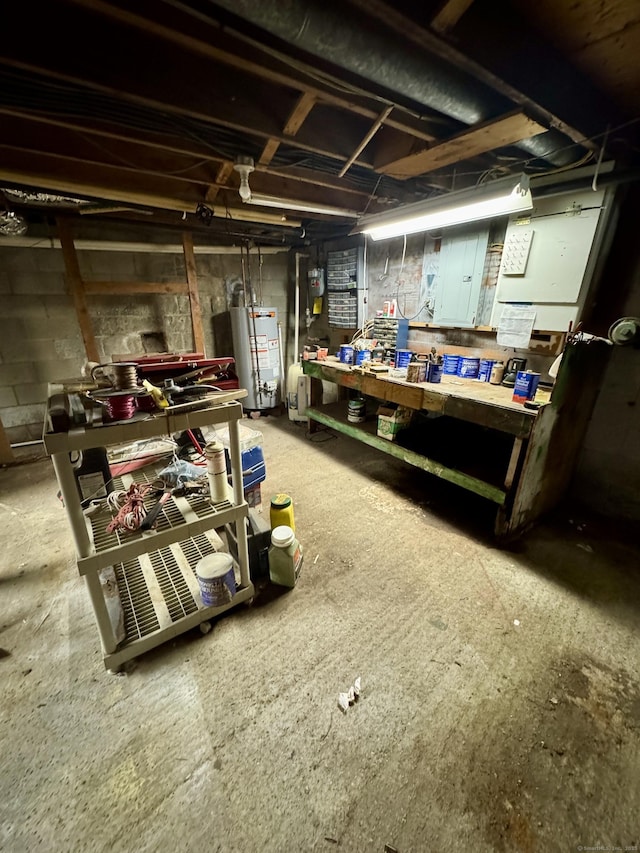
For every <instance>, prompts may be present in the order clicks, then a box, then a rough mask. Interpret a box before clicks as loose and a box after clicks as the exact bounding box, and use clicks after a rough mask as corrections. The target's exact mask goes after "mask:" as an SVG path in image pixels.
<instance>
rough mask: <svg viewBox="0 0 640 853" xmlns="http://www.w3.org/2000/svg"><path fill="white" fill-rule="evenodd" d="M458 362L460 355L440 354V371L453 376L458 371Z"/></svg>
mask: <svg viewBox="0 0 640 853" xmlns="http://www.w3.org/2000/svg"><path fill="white" fill-rule="evenodd" d="M459 364H460V356H459V355H446V354H445V355H443V356H442V372H443V373H444V374H445V376H455V375H456V373H457V372H458V365H459Z"/></svg>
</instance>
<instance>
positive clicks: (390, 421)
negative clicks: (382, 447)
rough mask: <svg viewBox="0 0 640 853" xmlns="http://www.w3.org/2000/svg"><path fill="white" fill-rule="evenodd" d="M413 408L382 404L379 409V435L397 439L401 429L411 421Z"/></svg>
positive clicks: (388, 438)
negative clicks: (395, 407)
mask: <svg viewBox="0 0 640 853" xmlns="http://www.w3.org/2000/svg"><path fill="white" fill-rule="evenodd" d="M412 414H413V413H412V411H411V409H406V408H404V407H403V406H398V408H397V409H394V408H393V407H392V406H380V408H379V409H378V435H379V436H380V438H386V439H387V440H388V441H395V440H396V436H397V435H398V433H399V432H400V430H402V429H405V428H406V427H408V426H409V424H410V423H411V415H412Z"/></svg>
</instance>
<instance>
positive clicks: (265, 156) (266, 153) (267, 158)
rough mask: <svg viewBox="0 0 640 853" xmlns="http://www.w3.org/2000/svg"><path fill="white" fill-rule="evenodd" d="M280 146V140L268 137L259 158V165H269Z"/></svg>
mask: <svg viewBox="0 0 640 853" xmlns="http://www.w3.org/2000/svg"><path fill="white" fill-rule="evenodd" d="M279 147H280V142H279V141H278V140H277V139H267V141H266V143H265V146H264V148H263V149H262V154H261V155H260V159H259V160H258V165H259V166H268V165H269V163H270V162H271V161H272V160H273V157H274V155H275V153H276V151H277V150H278V148H279Z"/></svg>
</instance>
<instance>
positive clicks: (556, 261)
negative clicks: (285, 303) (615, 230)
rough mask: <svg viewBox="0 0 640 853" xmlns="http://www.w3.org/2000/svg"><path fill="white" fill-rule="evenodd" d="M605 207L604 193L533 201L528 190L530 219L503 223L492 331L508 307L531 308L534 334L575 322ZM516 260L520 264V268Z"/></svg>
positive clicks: (608, 201)
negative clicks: (502, 246) (530, 306)
mask: <svg viewBox="0 0 640 853" xmlns="http://www.w3.org/2000/svg"><path fill="white" fill-rule="evenodd" d="M605 199H606V200H605ZM611 202H612V198H610V197H609V195H608V194H607V193H606V192H605V191H604V190H599V191H597V192H593V191H592V190H582V191H580V192H576V193H570V194H569V193H565V194H563V195H557V196H551V197H549V198H542V199H540V200H539V201H536V199H535V191H534V209H533V211H532V213H531V214H530V216H528V217H526V218H523V217H522V216H520V217H519V218H518V217H516V216H513V217H511V219H510V220H509V225H508V227H507V234H506V237H505V252H504V254H503V258H502V264H501V267H500V272H499V274H498V286H497V290H496V301H495V304H494V307H493V314H492V319H491V323H492V325H493V326H497V325H498V323H499V322H500V316H501V314H502V310H503V308H504V306H505V305H507V304H509V303H529V304H532V305H534V306H535V308H536V319H535V328H537V329H545V330H558V331H563V330H564V329H566V328H567V326H568V324H569V322H570V321H571V322H574V323H575V321H576V320H577V319H578V317H579V315H580V311H581V309H582V306H583V305H584V302H585V299H586V296H587V293H588V290H589V286H590V284H591V278H592V275H593V269H594V266H595V263H596V260H597V257H598V252H599V250H600V247H601V244H602V237H603V231H604V227H605V225H606V220H607V214H608V211H609V208H610V207H611ZM525 234H527V235H529V236H528V238H527V239H525ZM525 255H526V259H525V258H524V256H525ZM518 259H520V260H521V261H523V260H526V263H525V262H523V263H522V266H521V267H520V268H519V267H518Z"/></svg>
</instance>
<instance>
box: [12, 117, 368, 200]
mask: <svg viewBox="0 0 640 853" xmlns="http://www.w3.org/2000/svg"><path fill="white" fill-rule="evenodd" d="M0 115H5V116H11V117H15V118H19V119H24V120H25V121H30V122H33V123H34V125H36V126H40V125H44V126H48V127H63V128H66V129H68V130H73V131H77V132H78V133H80V134H82V135H83V136H89V137H92V136H96V137H98V138H102V139H115V140H118V141H120V142H127V143H129V144H130V145H132V146H133V148H134V151H135V149H136V148H138V147H139V148H140V154H141V156H143V155H144V151H145V149H147V148H150V149H157V150H159V151H163V152H167V153H169V154H176V155H178V156H188V157H195V158H197V159H199V160H210V161H211V162H212V163H213V164H219V169H218V172H217V173H216V177H215V183H214V184H213V185H212V191H213V190H216V194H217V191H218V190H219V189H220V188H221V187H222V186H224V185H225V183H226V181H227V179H228V177H229V175H230V174H231V172H232V170H233V163H232V162H231V161H230V160H224V159H223V158H222V157H221V155H219V154H215V153H213V152H211V150H210V149H209V148H207V147H205V146H204V145H198V144H197V143H195V142H193V141H191V140H187V139H180V138H179V137H172V136H169V135H167V136H165V135H161V134H150V133H149V132H144V133H143V132H142V131H137V130H131V129H129V128H124V127H123V128H119V127H117V126H113V125H108V124H104V123H100V124H99V125H96V124H89V123H87V122H86V121H81V120H79V119H76V120H74V119H69V118H64V117H59V116H47V115H41V114H40V113H32V112H28V111H25V110H20V109H15V108H13V107H3V106H1V105H0ZM6 126H7V125H6V124H5V125H3V127H4V128H6ZM40 132H41V133H42V131H40ZM278 144H280V143H278ZM223 166H224V167H225V168H222V167H223ZM263 168H264V167H263V166H262V164H261V163H260V162H258V163H256V171H261V170H263ZM269 172H270V174H272V175H280V176H282V177H285V178H288V179H290V180H294V181H299V182H301V183H304V184H313V185H314V186H326V187H329V188H332V189H337V190H340V191H342V192H344V193H350V194H355V195H362V196H363V197H364V198H367V197H368V193H367V192H366V191H365V190H359V189H356V188H354V187H352V186H349V184H348V183H347V182H346V181H339V180H337V179H336V178H332V177H331V175H328V174H326V173H324V172H318V171H316V170H313V169H306V168H304V167H299V166H280V167H275V168H273V167H270V168H269ZM213 200H215V195H214V196H213V198H211V199H209V198H207V199H206V201H207V202H208V203H209V202H211V201H213Z"/></svg>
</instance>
